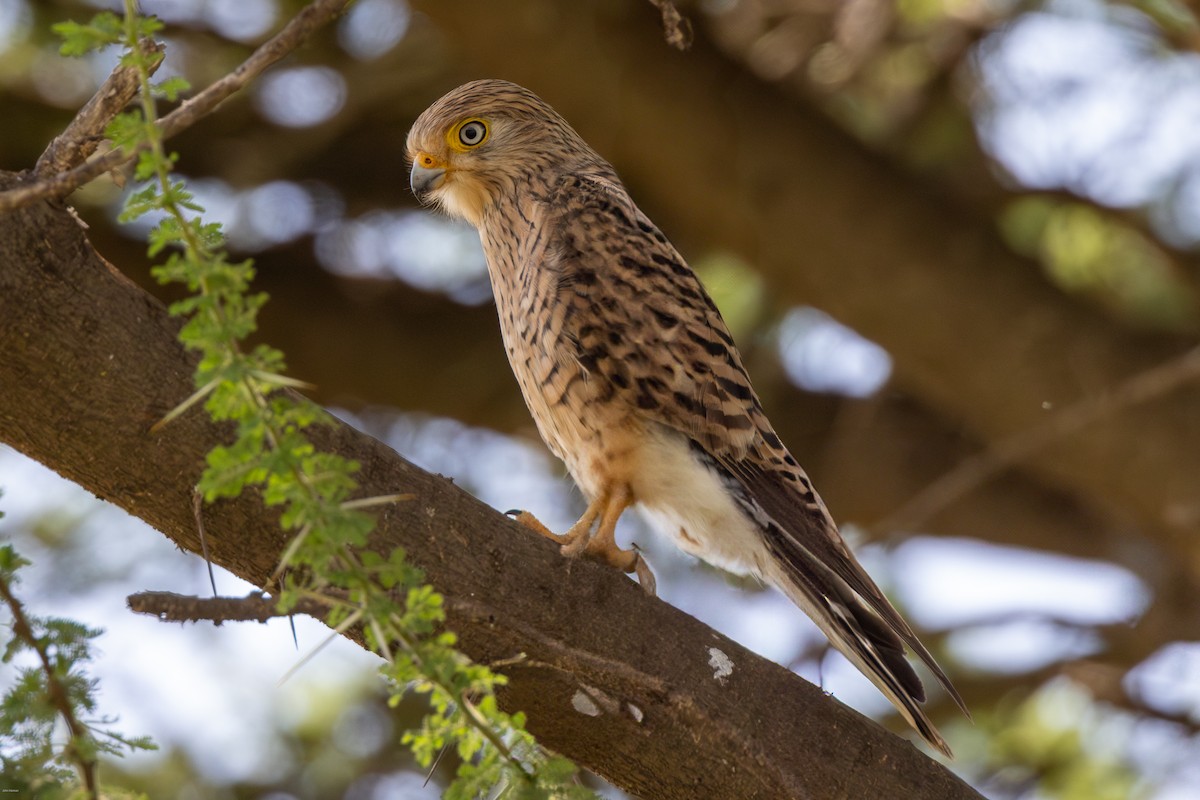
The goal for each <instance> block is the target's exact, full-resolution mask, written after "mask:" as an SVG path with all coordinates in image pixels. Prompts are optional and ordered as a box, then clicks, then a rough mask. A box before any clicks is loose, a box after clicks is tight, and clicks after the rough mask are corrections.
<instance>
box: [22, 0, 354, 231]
mask: <svg viewBox="0 0 1200 800" xmlns="http://www.w3.org/2000/svg"><path fill="white" fill-rule="evenodd" d="M349 3H350V0H313V2H312V3H311V4H310V5H308V6H306V7H305V8H304V9H303V10H302V11H301V12H300V13H299V14H297V15H296V16H294V17H292V19H291V20H290V21H289V22H288V24H287V25H285V26H284V27H283V30H281V31H280V32H279V33H277V34H275V35H274V36H273V37H271V38H270V39H268V40H267V41H266V42H264V43H263V44H262V45H261V46H260V47H259V48H258V49H257V50H255V51H254V52H253V53H252V54H251V55H250V57H249V58H247V59H246V60H245V61H243V62H242V63H241V64H240V65H239V66H238V68H237V69H235V70H233V72H230V73H228V74H227V75H225V76H224V77H222V78H221V79H220V80H218V81H215V82H214V83H212V84H210V85H209V86H208V88H206V89H204V91H202V92H200V93H199V94H197V95H196V96H194V97H192V98H190V99H189V100H186V101H184V103H183V104H182V105H180V106H179V108H177V109H175V110H174V111H172V112H171V113H170V114H167V115H166V116H165V117H163V118H162V119H161V120H160V121H159V122H160V124H161V125H162V129H163V138H164V139H169V138H170V137H172V136H174V135H176V134H177V133H179V132H180V131H183V130H186V129H187V128H189V127H191V126H192V125H194V124H195V123H196V122H198V121H200V120H201V119H203V118H204V117H206V116H207V115H209V114H211V113H212V112H213V111H215V110H216V109H217V106H219V105H220V104H221V103H222V102H223V101H224V100H225V99H226V98H227V97H229V96H230V95H232V94H233V93H235V92H237V91H238V90H240V89H241V88H242V87H244V86H245V85H246V84H248V83H250V82H251V81H252V80H254V79H255V78H257V77H258V76H259V75H261V74H262V73H263V72H264V71H266V69H267V68H268V67H270V66H271V65H272V64H274V63H275V62H277V61H279V60H280V59H281V58H283V57H284V56H286V55H287V54H288V53H290V52H292V51H293V50H295V49H296V48H297V47H299V46H300V45H301V44H303V43H304V42H305V40H307V39H308V37H309V36H310V35H312V33H313V31H315V30H317V29H318V28H320V27H321V26H322V25H324V24H325V23H327V22H329V21H330V20H332V19H333V18H334V17H336V16H337V15H338V14H340V13H341V12H342V10H343V9H344V8H345V7H346V6H347V5H349ZM142 149H144V148H138V149H136V150H133V151H125V150H110V151H109V152H107V153H105V154H104V155H102V156H100V157H99V158H95V159H93V160H91V161H88V162H85V163H83V164H80V165H79V166H77V167H75V168H74V169H71V170H69V171H67V172H60V173H58V174H56V175H54V176H53V177H49V178H44V179H42V180H39V181H36V182H34V183H28V184H25V185H23V186H20V187H19V188H11V189H8V190H7V191H4V192H0V212H3V211H11V210H13V209H16V208H20V207H22V206H25V205H28V204H30V203H33V202H35V201H37V200H45V199H48V198H52V197H53V198H59V197H64V196H66V195H68V194H70V193H71V192H73V191H74V190H75V189H78V188H79V187H80V186H82V185H83V184H85V183H87V182H88V181H90V180H92V179H93V178H96V177H98V176H100V175H103V174H104V173H105V172H108V171H109V170H112V169H116V168H117V167H120V166H121V165H123V164H126V163H128V162H129V161H131V160H133V159H134V158H136V157H137V155H138V153H139V152H140V151H141V150H142ZM39 163H40V162H39ZM39 174H45V173H44V172H39Z"/></svg>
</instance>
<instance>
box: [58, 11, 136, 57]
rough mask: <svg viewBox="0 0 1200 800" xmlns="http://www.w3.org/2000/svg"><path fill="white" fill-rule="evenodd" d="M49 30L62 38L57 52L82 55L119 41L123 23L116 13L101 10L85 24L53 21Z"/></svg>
mask: <svg viewBox="0 0 1200 800" xmlns="http://www.w3.org/2000/svg"><path fill="white" fill-rule="evenodd" d="M50 30H52V31H53V32H54V33H56V34H58V36H59V37H60V38H61V39H62V40H63V43H62V45H60V46H59V48H58V52H59V53H61V54H62V55H64V56H82V55H85V54H87V53H90V52H91V51H92V50H101V49H103V48H105V47H108V46H109V45H110V44H116V43H117V42H119V41H121V39H122V36H123V34H124V32H125V25H124V22H123V21H122V20H121V18H120V17H118V16H117V15H116V14H114V13H112V12H111V11H102V12H100V13H99V14H97V15H96V16H94V17H92V19H91V21H89V22H88V23H87V24H86V25H81V24H79V23H78V22H72V21H70V20H68V21H66V22H56V23H54V24H53V25H51V26H50Z"/></svg>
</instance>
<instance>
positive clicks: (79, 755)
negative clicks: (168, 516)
mask: <svg viewBox="0 0 1200 800" xmlns="http://www.w3.org/2000/svg"><path fill="white" fill-rule="evenodd" d="M0 516H2V515H0ZM28 565H29V562H28V561H27V560H25V559H24V558H22V557H21V556H19V555H18V554H17V552H16V550H14V549H13V547H12V546H11V545H4V546H0V598H2V600H3V602H4V604H5V605H6V606H7V607H8V611H9V613H10V615H11V616H12V621H11V623H9V625H10V627H11V629H12V633H13V635H12V637H11V638H10V639H9V640H8V642H7V644H6V645H5V647H4V651H3V654H2V655H0V660H2V661H3V662H4V663H6V664H9V663H12V662H13V660H14V659H16V658H17V657H18V656H19V655H21V654H22V653H28V654H31V655H32V656H33V659H32V660H33V662H34V664H35V665H34V666H30V667H21V668H19V669H18V670H17V676H16V680H15V681H13V685H12V686H11V687H10V688H9V689H8V691H7V692H5V694H4V696H3V698H0V740H3V741H5V742H7V743H8V744H7V745H6V746H5V747H4V748H2V749H0V776H3V780H4V785H3V788H4V789H5V790H12V789H15V790H16V791H17V792H18V793H20V792H24V793H26V794H27V795H29V796H34V797H46V798H58V797H61V798H67V797H70V796H73V794H74V793H75V791H76V790H75V789H73V788H72V786H73V785H75V784H77V783H78V782H79V777H78V776H80V775H87V776H91V779H92V781H94V773H95V768H96V760H97V758H98V757H99V756H100V755H102V754H103V755H115V756H121V755H124V754H125V753H126V752H127V751H131V750H153V749H154V744H153V742H151V741H150V740H149V739H148V738H145V737H129V736H125V735H124V734H121V733H120V732H118V731H116V730H115V729H114V728H113V727H112V725H113V723H114V722H115V720H113V719H112V718H108V717H96V716H95V713H96V708H97V705H96V681H95V680H94V679H92V678H90V677H88V675H87V673H86V672H85V671H84V668H85V667H86V665H87V663H88V662H89V661H91V659H92V654H91V641H92V639H94V638H96V637H97V636H99V635H100V631H99V630H94V629H91V628H88V627H87V626H85V625H82V624H80V623H78V622H76V621H74V620H69V619H61V618H58V617H45V618H42V617H36V616H33V615H31V614H28V613H26V612H25V609H24V606H23V605H22V604H21V602H20V601H19V600H18V599H17V597H16V594H15V592H14V587H15V585H16V584H17V582H18V580H19V576H18V572H19V570H20V569H21V568H22V567H25V566H28ZM64 721H65V722H66V725H65V728H66V741H65V742H63V738H62V734H60V733H59V732H58V731H57V730H56V729H57V728H58V726H59V724H60V722H64Z"/></svg>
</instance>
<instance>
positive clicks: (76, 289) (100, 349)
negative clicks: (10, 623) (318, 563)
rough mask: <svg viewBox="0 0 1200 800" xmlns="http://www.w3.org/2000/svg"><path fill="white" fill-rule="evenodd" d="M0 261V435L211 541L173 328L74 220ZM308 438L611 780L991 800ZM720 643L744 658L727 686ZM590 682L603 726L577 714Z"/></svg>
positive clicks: (618, 586)
mask: <svg viewBox="0 0 1200 800" xmlns="http://www.w3.org/2000/svg"><path fill="white" fill-rule="evenodd" d="M14 182H15V181H14V180H13V178H12V177H11V176H8V175H0V187H4V186H9V185H13V183H14ZM0 264H3V270H0V347H2V348H3V352H4V358H3V359H0V441H4V442H6V443H8V444H11V445H12V446H14V447H16V448H17V449H19V450H21V451H23V452H25V453H26V454H28V455H30V456H32V457H33V458H35V459H37V460H39V461H41V462H42V463H44V464H46V465H48V466H50V467H51V468H53V469H55V470H56V471H58V472H59V473H60V474H62V475H64V476H65V477H67V478H69V479H70V480H73V481H75V482H77V483H79V484H80V485H82V486H84V487H86V488H87V489H89V490H90V491H92V492H94V493H95V494H96V495H97V496H99V497H101V498H103V499H105V500H108V501H110V502H113V503H114V504H116V505H118V506H120V507H122V508H124V509H126V510H127V511H129V512H130V513H132V514H134V515H136V516H138V517H141V518H142V519H144V520H146V521H147V522H149V523H150V524H151V525H153V526H154V527H156V528H157V529H158V530H160V531H162V532H163V533H164V534H166V535H167V536H168V537H170V538H171V539H172V540H173V541H174V542H176V543H177V544H179V545H180V546H181V547H184V548H186V549H188V550H190V551H193V552H195V551H197V549H198V546H199V545H198V541H197V538H196V531H195V528H194V522H193V519H192V510H191V508H192V504H191V491H192V486H193V485H194V483H195V480H196V479H197V477H198V475H199V471H200V469H201V465H202V463H203V457H204V454H205V452H206V451H207V450H208V449H209V448H210V447H212V446H213V445H214V444H216V443H217V442H219V441H221V440H222V439H223V438H225V436H226V435H227V433H228V431H227V430H223V429H222V428H221V427H219V426H216V425H214V424H212V423H211V422H209V421H208V420H207V419H206V418H205V417H204V415H203V414H201V413H190V414H187V415H185V416H184V417H182V418H180V419H179V420H176V421H175V422H173V423H171V424H170V425H168V426H167V427H166V428H165V429H164V430H163V431H162V432H161V433H159V434H158V435H150V434H149V432H148V429H149V427H150V425H151V424H152V423H153V422H154V421H155V420H157V419H158V418H160V417H161V416H162V414H163V413H164V412H165V411H167V410H168V409H170V408H171V407H173V406H174V405H175V404H176V403H177V402H178V401H179V400H180V399H181V398H183V397H185V396H187V395H188V394H189V392H190V391H191V371H192V365H193V361H194V359H193V358H192V356H191V355H189V354H188V353H186V352H185V351H184V350H183V349H182V347H181V346H180V345H179V344H178V342H177V341H176V339H175V333H176V331H177V329H178V324H177V322H176V321H174V320H172V319H170V318H169V317H168V316H167V314H166V312H165V309H164V308H163V306H162V305H161V304H160V303H159V302H158V301H156V300H155V299H153V298H152V297H150V296H149V295H147V294H145V293H144V292H143V291H142V290H141V289H139V288H138V287H136V286H135V285H133V284H132V283H131V282H129V281H128V280H127V279H125V278H124V277H123V276H122V275H121V274H120V273H119V272H117V271H116V270H115V269H114V268H113V267H112V266H111V265H110V264H108V263H107V262H106V261H104V260H103V259H102V258H100V257H99V256H98V255H97V254H96V253H95V251H94V250H93V249H92V248H91V246H90V244H89V243H88V241H87V239H86V238H85V236H84V233H83V230H82V228H81V226H80V225H79V224H78V222H77V220H76V219H75V218H74V217H73V216H72V215H71V214H70V213H69V212H68V211H67V210H64V209H62V208H54V207H51V206H50V205H48V204H38V205H35V206H32V207H30V208H27V209H23V210H20V211H16V212H12V213H9V214H6V215H3V216H0ZM314 438H315V439H316V441H317V444H318V446H320V447H322V448H325V449H329V450H332V451H335V452H338V453H341V454H342V455H345V456H348V457H351V458H354V459H356V460H358V461H359V462H361V464H362V465H363V468H362V472H361V476H360V477H361V484H362V491H363V493H364V494H379V493H388V492H394V491H397V490H400V491H405V492H412V493H414V494H415V495H416V498H417V499H415V500H413V501H411V502H407V503H401V504H399V505H397V506H395V507H394V508H391V509H389V510H388V511H386V512H384V513H383V514H381V516H380V526H379V529H378V531H377V534H376V537H375V540H374V545H373V546H375V547H379V548H390V547H393V546H395V545H403V546H404V547H405V548H406V550H407V551H408V553H409V555H410V558H411V559H412V560H413V561H414V562H415V563H417V564H418V565H420V566H421V567H422V568H423V569H424V570H425V572H426V575H427V577H428V579H429V581H430V582H431V583H432V584H433V585H434V586H435V587H437V588H438V589H439V590H440V591H442V592H443V593H444V594H445V595H446V598H447V602H448V609H449V618H450V625H451V627H452V628H454V629H455V630H456V631H457V632H458V633H459V635H460V637H461V646H462V648H463V649H464V651H465V652H467V653H468V654H469V655H470V656H472V657H473V658H475V659H477V660H479V661H483V662H492V661H495V660H499V659H511V658H512V657H514V656H516V655H517V654H519V653H524V654H525V656H526V660H525V661H524V662H523V664H520V665H517V666H513V667H509V668H507V669H506V671H507V673H508V674H509V677H510V679H511V684H510V688H509V689H508V690H507V692H506V693H505V696H504V697H503V698H502V700H503V702H504V703H505V704H506V705H507V706H509V707H511V708H521V709H523V710H525V711H527V712H528V714H529V719H530V727H531V729H532V730H533V731H534V732H535V733H536V734H537V735H539V736H540V737H541V738H542V740H543V741H544V742H545V744H547V745H548V746H549V747H551V748H554V749H556V750H559V751H561V752H563V753H565V754H567V755H569V756H571V757H573V758H575V759H576V760H578V761H579V762H580V763H582V764H584V765H586V766H588V767H589V768H591V769H593V770H595V771H596V772H597V773H599V774H600V775H602V776H604V777H605V778H607V779H608V780H610V781H612V782H613V783H614V784H615V785H617V786H620V787H622V788H624V789H627V790H628V791H631V792H633V793H635V794H637V795H640V796H643V797H646V798H712V797H738V798H784V797H791V798H795V797H814V798H834V797H846V798H850V797H853V798H858V797H891V798H928V797H939V798H976V797H978V795H977V794H976V793H975V792H974V791H973V790H971V789H970V788H969V787H967V786H966V785H965V784H963V783H962V782H961V781H960V780H959V779H958V778H956V777H955V776H953V775H952V774H951V773H950V772H949V771H947V770H946V769H945V768H943V767H941V766H940V765H938V764H937V763H935V762H933V761H931V760H930V759H928V758H926V757H925V756H923V755H922V754H921V753H920V752H918V751H917V750H916V749H914V748H913V747H912V746H911V745H910V744H909V743H907V742H905V741H903V740H901V739H899V738H897V737H895V736H893V735H891V734H889V733H887V732H886V731H884V730H883V729H881V728H879V727H878V726H877V725H875V724H874V723H872V722H870V721H869V720H866V719H865V718H863V717H861V716H860V715H858V714H857V713H855V712H854V711H852V710H850V709H848V708H846V707H844V706H842V705H841V704H839V703H837V702H836V701H835V700H833V699H832V698H829V697H826V696H825V695H823V693H822V692H820V691H819V690H818V689H817V688H815V687H813V686H812V685H810V684H808V683H806V682H805V681H803V680H802V679H800V678H798V677H796V676H795V675H792V674H791V673H789V672H787V671H786V670H784V669H783V668H781V667H778V666H776V665H774V664H771V663H769V662H767V661H765V660H763V659H761V658H758V657H757V656H755V655H753V654H752V653H750V652H748V651H746V650H744V649H743V648H741V647H739V646H738V645H736V644H734V643H733V642H731V641H729V640H728V639H726V638H725V637H723V636H721V635H720V634H717V633H716V632H714V631H712V630H710V629H708V628H707V627H705V626H703V625H702V624H700V623H698V622H696V621H695V620H693V619H691V618H690V617H688V616H686V615H685V614H683V613H681V612H679V611H677V610H676V609H674V608H672V607H670V606H668V605H666V604H665V603H662V602H660V601H657V600H654V599H651V598H648V597H646V596H644V595H643V594H642V593H641V591H640V590H639V589H638V588H637V587H636V586H635V585H634V584H633V583H631V582H629V581H628V580H626V579H625V578H624V577H623V576H620V575H618V574H616V573H614V572H612V571H611V570H607V569H604V568H602V567H599V566H597V565H594V564H592V563H590V562H585V561H570V562H568V561H565V560H563V559H562V558H561V557H560V556H559V555H558V554H557V552H555V548H554V547H553V545H552V544H551V543H549V542H546V541H544V540H542V539H541V538H540V537H537V536H534V535H532V534H528V533H527V532H524V531H522V530H521V529H520V528H519V527H518V526H516V525H514V524H512V523H510V522H509V521H507V520H506V518H504V517H503V516H502V515H499V514H497V513H496V512H495V511H493V510H491V509H489V508H487V507H486V506H484V505H482V504H481V503H479V502H478V501H476V500H474V499H473V498H471V497H470V496H469V495H467V494H466V493H465V492H463V491H461V490H459V489H457V488H456V487H454V486H453V485H452V484H451V483H450V482H448V481H446V480H445V479H443V478H440V477H437V476H433V475H430V474H428V473H424V472H422V471H420V470H418V469H416V468H415V467H413V466H412V465H411V464H409V463H408V462H406V461H405V460H404V459H402V458H401V457H400V456H398V455H397V454H396V453H395V452H393V451H392V450H390V449H388V448H387V447H386V446H384V445H383V444H381V443H379V442H378V441H375V440H373V439H371V438H370V437H368V436H366V435H364V434H362V433H360V432H358V431H355V430H354V429H352V428H350V427H348V426H345V425H341V424H334V425H332V426H329V427H322V428H320V429H318V430H316V431H314ZM205 526H206V533H207V537H208V547H209V552H210V553H211V555H212V558H213V560H214V561H215V562H216V563H218V564H220V565H222V566H224V567H226V568H228V569H229V570H231V571H232V572H234V573H235V574H237V575H239V576H241V577H243V578H245V579H247V580H249V581H250V582H252V583H255V584H259V585H261V584H262V583H263V582H264V580H265V579H266V578H267V577H268V575H269V573H270V570H271V569H272V567H273V566H274V563H275V560H276V558H277V557H278V555H279V554H280V552H281V549H282V547H283V546H284V544H285V536H284V534H283V533H281V532H280V530H279V529H278V528H277V527H276V526H275V524H274V514H273V513H272V512H270V511H267V510H265V509H264V507H263V506H262V505H261V503H260V502H259V501H258V500H257V499H256V498H254V497H252V496H246V497H243V498H241V499H239V500H237V501H234V502H221V503H218V504H216V505H214V506H211V507H208V508H207V509H206V511H205ZM164 588H170V587H164ZM711 648H717V649H719V650H720V651H721V652H722V653H723V654H724V655H725V656H726V657H727V658H728V659H729V660H730V661H731V662H732V665H733V671H732V673H730V674H729V675H728V676H727V677H724V678H719V677H718V676H717V675H716V674H715V669H714V666H712V665H710V663H709V662H710V659H711V658H712V653H711ZM581 691H583V692H585V693H587V694H589V695H590V696H591V697H592V698H593V703H595V704H596V705H597V706H598V708H599V710H600V713H599V714H598V715H596V716H590V715H586V714H583V713H579V712H578V711H576V710H574V708H573V706H572V700H573V698H575V697H576V696H577V693H578V692H581ZM634 709H636V711H635V710H634Z"/></svg>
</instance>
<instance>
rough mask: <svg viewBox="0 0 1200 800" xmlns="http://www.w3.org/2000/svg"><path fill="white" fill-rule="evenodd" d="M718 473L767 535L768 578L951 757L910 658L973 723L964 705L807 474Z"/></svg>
mask: <svg viewBox="0 0 1200 800" xmlns="http://www.w3.org/2000/svg"><path fill="white" fill-rule="evenodd" d="M719 464H720V468H722V470H723V471H724V472H725V473H726V475H728V476H729V477H730V478H731V479H732V481H733V482H735V483H736V484H738V485H739V486H740V488H741V489H742V491H743V493H742V494H741V496H740V498H739V501H740V502H741V504H742V507H743V509H744V511H745V512H746V514H747V515H748V516H749V517H750V518H751V519H752V520H754V521H755V522H756V523H757V524H758V525H759V527H760V528H761V529H762V531H763V540H764V543H765V544H766V546H767V548H768V550H769V551H770V553H771V556H772V564H771V565H770V567H769V569H768V574H766V575H764V577H765V578H767V579H768V580H769V581H770V582H771V583H773V584H775V585H776V586H777V587H778V588H779V589H780V590H782V591H783V592H784V593H785V594H786V595H787V596H788V597H789V598H790V599H791V600H792V602H794V603H795V604H796V605H798V606H800V608H801V609H803V610H804V611H805V613H807V614H808V616H809V617H811V618H812V620H813V621H814V622H816V623H817V626H818V627H820V628H821V630H822V632H824V634H825V635H826V636H827V637H829V641H830V642H831V643H832V644H833V645H834V646H835V647H836V648H837V649H838V650H840V651H841V652H842V653H843V654H844V655H845V656H846V657H847V658H848V659H849V660H850V662H851V663H853V664H854V665H855V666H856V667H857V668H858V669H859V670H860V671H861V672H862V673H863V674H864V675H866V676H867V677H868V678H869V679H870V680H871V682H872V683H874V684H875V685H876V686H877V687H878V688H879V690H880V691H881V692H883V694H884V695H885V696H886V697H887V698H888V700H890V701H891V702H892V705H894V706H895V707H896V709H897V710H898V711H899V712H900V714H901V715H902V716H903V717H904V718H905V719H906V720H907V721H908V723H909V724H910V725H912V726H913V728H915V729H916V730H917V731H918V732H919V733H920V734H921V736H922V737H924V739H925V740H926V741H927V742H929V743H930V744H931V745H933V746H934V747H935V748H937V749H938V750H939V751H941V752H942V753H945V754H946V755H947V756H952V753H951V751H950V747H949V746H948V745H947V744H946V741H945V739H943V738H942V736H941V734H940V733H939V732H938V730H937V728H936V727H934V725H933V723H932V722H931V721H930V720H929V717H928V715H926V713H925V711H924V709H923V708H922V707H921V704H922V703H924V702H925V697H926V695H925V687H924V686H923V685H922V683H921V679H920V678H919V677H918V676H917V673H916V671H915V670H914V669H913V667H912V664H911V663H909V661H908V659H907V658H906V655H905V649H906V648H907V649H908V650H909V651H911V652H912V653H913V654H915V655H916V656H917V657H918V658H919V659H920V660H921V661H922V662H924V663H925V665H926V666H927V667H929V670H930V671H931V672H932V673H933V675H934V676H935V677H936V678H937V680H938V683H940V684H941V685H942V687H943V688H944V689H945V690H946V693H947V694H948V695H949V696H950V697H951V698H953V699H954V701H955V703H956V704H957V705H958V707H959V708H960V709H962V711H963V713H964V714H966V715H967V717H968V718H970V713H969V712H967V708H966V705H965V703H964V702H963V700H962V697H961V696H960V695H959V693H958V692H957V691H956V690H955V689H954V686H953V685H952V684H951V683H950V679H949V678H948V677H946V673H945V672H944V671H943V670H942V668H941V667H940V666H938V664H937V661H935V660H934V658H933V655H932V654H931V653H930V652H929V650H928V649H927V648H926V647H925V646H924V645H923V644H922V643H921V641H920V640H919V639H918V638H917V635H916V633H915V632H914V631H913V630H912V628H911V627H910V626H909V624H908V623H907V622H906V621H905V620H904V618H903V617H901V616H900V613H899V612H898V611H896V609H895V608H894V607H893V606H892V604H891V603H889V602H888V600H887V598H886V597H884V595H883V592H881V591H880V590H879V587H878V586H876V585H875V582H874V581H872V580H871V577H870V576H869V575H867V573H866V570H864V569H863V568H862V566H861V565H860V564H859V563H858V560H857V559H856V558H855V557H854V554H853V553H851V552H850V549H849V548H848V547H847V546H846V544H845V542H844V541H843V540H842V538H841V535H840V534H839V533H838V531H837V527H836V525H835V524H834V522H833V520H832V519H831V518H830V516H829V513H828V512H827V511H826V510H825V506H824V504H823V503H822V502H821V500H820V498H819V497H817V495H816V493H815V492H813V491H812V490H811V488H810V487H809V484H808V481H807V478H804V477H803V473H798V475H799V477H800V478H803V479H802V480H801V479H799V478H798V477H797V475H788V476H781V475H780V474H779V473H778V472H777V471H775V470H772V469H764V468H763V466H762V465H760V464H755V463H752V462H750V461H747V460H740V461H733V460H727V459H722V460H721V461H720V462H719Z"/></svg>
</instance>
